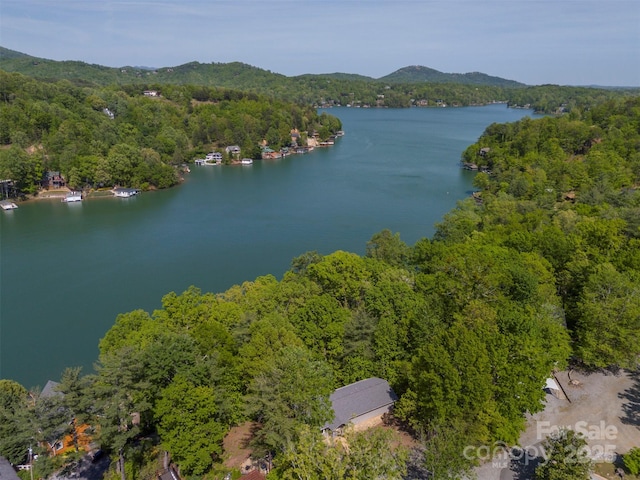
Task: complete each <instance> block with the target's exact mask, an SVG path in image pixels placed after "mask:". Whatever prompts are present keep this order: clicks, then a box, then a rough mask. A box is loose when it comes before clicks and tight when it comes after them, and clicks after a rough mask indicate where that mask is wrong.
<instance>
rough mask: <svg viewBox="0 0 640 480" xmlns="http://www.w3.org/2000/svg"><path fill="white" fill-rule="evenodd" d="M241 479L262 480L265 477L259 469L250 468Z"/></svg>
mask: <svg viewBox="0 0 640 480" xmlns="http://www.w3.org/2000/svg"><path fill="white" fill-rule="evenodd" d="M241 478H242V480H264V479H265V478H267V477H266V476H265V475H264V474H263V473H261V472H260V470H251V471H250V472H249V473H247V474H246V475H243V476H242V477H241Z"/></svg>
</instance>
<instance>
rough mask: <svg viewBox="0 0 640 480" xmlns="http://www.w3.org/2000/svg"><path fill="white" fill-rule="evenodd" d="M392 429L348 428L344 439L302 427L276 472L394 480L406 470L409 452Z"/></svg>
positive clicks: (310, 479) (290, 477)
mask: <svg viewBox="0 0 640 480" xmlns="http://www.w3.org/2000/svg"><path fill="white" fill-rule="evenodd" d="M396 442H397V440H396V439H395V437H394V434H393V432H392V431H391V430H386V429H383V428H372V429H369V430H367V431H362V432H355V431H353V430H347V431H346V432H345V436H344V437H342V438H334V439H326V438H322V435H321V433H320V431H319V430H315V431H314V430H311V429H310V428H309V427H308V426H304V427H302V428H301V429H299V431H298V434H297V441H296V442H289V443H288V444H287V446H286V448H285V451H284V453H283V455H282V456H281V457H278V458H279V459H280V460H279V464H280V466H279V467H278V469H277V471H278V472H279V473H280V475H281V478H283V479H286V480H343V479H349V480H371V479H374V480H387V479H390V480H394V479H398V480H399V479H401V478H403V477H404V474H405V473H406V471H407V457H408V452H407V449H406V448H405V447H403V446H402V445H398V444H397V443H396Z"/></svg>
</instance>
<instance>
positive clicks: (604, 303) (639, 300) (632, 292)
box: [576, 263, 640, 368]
mask: <svg viewBox="0 0 640 480" xmlns="http://www.w3.org/2000/svg"><path fill="white" fill-rule="evenodd" d="M639 282H640V277H639V276H638V275H637V274H635V273H634V272H618V271H617V270H616V269H615V267H614V266H613V265H611V264H609V263H603V264H601V265H598V266H596V267H595V271H594V272H593V274H592V275H590V276H589V278H588V280H587V284H586V285H585V288H584V290H583V293H582V296H581V300H580V302H579V303H578V312H579V316H578V321H577V328H576V333H577V337H578V354H579V355H580V358H581V359H582V360H583V361H584V362H585V363H586V364H588V365H591V366H595V367H607V366H609V365H617V366H620V367H623V368H634V367H635V366H636V365H637V364H638V354H640V345H639V344H638V337H639V336H640V287H639V284H640V283H639Z"/></svg>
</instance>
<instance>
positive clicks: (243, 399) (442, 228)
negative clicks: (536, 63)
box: [0, 88, 640, 479]
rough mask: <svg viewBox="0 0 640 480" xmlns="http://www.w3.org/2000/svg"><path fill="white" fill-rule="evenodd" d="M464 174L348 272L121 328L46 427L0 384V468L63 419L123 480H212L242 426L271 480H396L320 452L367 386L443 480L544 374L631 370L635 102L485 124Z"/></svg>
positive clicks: (346, 266) (344, 266) (379, 444)
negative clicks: (164, 466) (384, 397)
mask: <svg viewBox="0 0 640 480" xmlns="http://www.w3.org/2000/svg"><path fill="white" fill-rule="evenodd" d="M176 90H177V91H181V89H179V88H176ZM242 101H248V100H241V102H242ZM211 108H213V107H211ZM463 157H464V158H463V159H464V160H465V161H466V162H468V163H473V164H475V165H476V166H478V168H479V169H481V170H483V171H482V173H478V174H477V176H476V179H475V185H476V187H477V188H478V190H479V191H478V193H476V194H475V195H474V197H473V198H469V199H466V200H463V201H461V202H459V205H458V207H457V208H456V209H454V210H453V211H451V212H450V213H449V214H447V215H446V216H445V218H444V219H443V220H442V222H441V223H440V224H439V225H438V227H437V232H436V234H435V235H434V237H433V238H432V239H429V238H425V239H422V240H420V241H418V242H417V243H416V244H415V245H413V246H408V245H406V244H404V243H403V242H402V240H401V238H400V234H394V233H392V232H390V231H382V232H380V233H378V234H376V235H374V236H373V238H372V239H371V241H370V242H369V243H368V244H367V249H366V252H367V253H366V255H364V256H359V255H356V254H354V253H349V252H345V251H337V252H334V253H332V254H329V255H324V256H322V255H319V254H317V253H315V252H307V253H305V254H303V255H301V256H299V257H296V258H294V259H293V261H292V264H291V269H290V270H289V271H288V272H287V273H286V274H285V275H284V276H283V277H282V278H281V279H276V278H275V277H273V276H269V275H267V276H264V277H260V278H257V279H255V280H252V281H247V282H245V283H243V284H242V285H237V286H235V287H233V288H231V289H229V290H228V291H226V292H221V293H209V292H206V293H205V292H201V291H200V290H198V289H197V288H196V287H192V288H190V289H189V290H187V291H186V292H183V293H182V294H176V293H173V292H172V293H169V294H167V295H166V296H165V297H164V298H163V300H162V308H161V309H159V310H157V311H155V312H145V311H141V310H137V311H133V312H129V313H123V314H121V315H119V316H118V318H117V319H116V320H115V324H114V325H113V327H112V328H111V329H110V331H109V332H107V334H106V335H105V337H104V338H103V339H102V340H101V341H100V356H99V359H98V363H97V365H96V370H95V372H87V373H88V375H86V376H83V375H82V374H81V372H79V371H78V370H77V369H69V370H67V371H66V372H65V373H64V374H63V376H62V379H61V382H62V384H61V391H62V392H64V393H65V396H64V397H63V398H62V397H58V398H59V399H58V400H55V401H56V402H57V403H56V404H55V405H54V406H55V408H53V406H52V405H42V404H41V403H40V402H39V401H35V402H31V401H30V400H29V397H28V395H27V392H26V390H25V389H24V388H23V387H21V386H20V385H18V384H16V383H15V382H11V381H8V380H5V381H2V382H0V417H1V420H0V454H2V455H5V456H7V457H8V458H9V459H10V460H11V461H14V462H19V461H21V460H22V459H23V457H24V455H25V451H24V448H23V446H24V445H26V444H28V443H29V439H35V438H37V439H39V440H43V439H47V438H51V437H53V436H54V435H55V434H56V432H59V430H60V429H64V428H66V427H65V426H66V425H67V422H68V418H69V417H75V418H76V419H78V420H79V421H82V422H84V421H86V422H88V423H90V424H92V425H95V426H96V431H97V432H98V434H99V439H100V442H101V445H102V446H103V448H105V449H107V450H108V451H109V452H111V454H112V456H113V457H114V458H119V459H120V461H121V462H122V464H125V465H126V468H125V469H123V472H126V473H127V475H128V476H129V477H130V478H134V477H135V472H139V471H140V469H141V468H144V464H145V462H146V461H147V459H148V458H149V457H152V453H153V452H154V449H153V447H152V445H158V446H159V447H160V449H161V450H164V451H167V452H169V454H170V455H171V458H172V459H173V460H174V461H175V462H176V463H177V464H178V465H179V466H180V469H181V472H182V473H183V474H185V475H193V476H195V477H198V478H202V477H205V476H206V477H207V478H216V475H217V474H219V475H223V474H224V471H223V469H222V468H221V467H220V462H221V459H223V458H224V456H225V453H226V452H225V451H224V450H223V448H222V439H223V437H224V435H225V434H226V433H227V432H228V431H229V429H230V427H232V426H233V425H237V424H239V423H241V422H244V421H246V420H254V421H255V422H257V423H256V424H257V425H258V426H259V428H258V429H257V431H256V435H255V439H254V443H253V447H254V454H255V455H256V456H259V457H261V458H264V455H267V454H268V458H270V459H272V460H273V465H274V466H275V467H276V468H275V470H274V471H273V472H272V474H271V476H270V478H287V479H289V478H318V479H319V478H363V479H364V478H403V477H404V476H405V474H406V471H407V468H408V465H407V463H406V460H407V458H408V457H407V454H406V452H405V451H403V449H402V448H397V449H396V448H395V447H394V446H393V445H394V444H393V443H391V441H390V439H389V438H387V437H379V436H376V435H372V436H370V437H367V436H357V435H355V436H354V437H351V438H350V439H349V442H351V445H352V446H353V448H352V449H350V450H349V451H348V452H347V451H345V450H343V449H342V448H341V447H340V445H335V446H333V447H330V446H328V445H326V444H325V443H323V442H322V441H321V440H319V436H320V428H321V427H322V425H324V423H325V422H326V421H327V420H329V419H330V415H331V412H330V409H329V408H328V405H329V404H328V395H329V394H330V392H331V391H332V390H333V389H335V388H336V387H339V386H342V385H345V384H348V383H350V382H354V381H356V380H360V379H363V378H368V377H372V376H377V377H381V378H384V379H387V380H388V381H389V382H390V384H391V385H392V387H393V388H394V390H395V391H396V392H397V393H398V395H399V397H400V398H399V401H398V402H397V404H396V409H395V415H396V417H397V418H398V419H399V420H400V421H402V422H404V424H405V426H406V427H407V428H408V429H409V430H410V431H411V432H413V433H414V434H415V438H416V439H417V441H418V442H420V443H421V445H422V449H419V450H418V451H417V453H416V452H414V454H413V455H411V456H410V457H409V458H410V460H409V462H410V465H411V467H412V470H415V469H422V470H424V471H428V472H431V473H432V474H434V475H435V478H455V476H456V475H458V474H459V473H460V472H462V471H464V470H466V469H468V468H469V466H470V465H471V463H472V462H471V461H470V460H469V459H467V458H464V457H463V446H465V445H488V444H490V443H491V442H493V441H502V442H505V443H506V444H514V443H515V442H516V441H517V439H518V436H519V433H520V432H521V430H522V429H523V427H524V423H525V421H524V414H525V413H526V412H530V413H534V412H536V411H539V410H540V409H541V408H542V406H543V405H542V401H543V399H544V392H543V389H542V387H543V386H544V384H545V379H546V378H548V376H549V375H550V374H551V372H553V371H554V370H557V369H563V368H565V367H567V366H568V365H573V366H578V367H581V368H586V369H596V368H605V367H622V368H637V367H638V364H639V359H640V341H639V340H640V191H639V189H638V187H639V186H640V100H639V99H637V98H631V99H629V98H627V99H621V100H616V101H609V102H606V103H600V104H598V105H596V104H594V105H590V106H589V108H585V109H583V110H578V109H575V110H574V111H573V113H572V114H571V115H566V116H561V117H558V118H552V117H547V118H542V119H537V120H531V119H528V118H526V119H524V120H522V121H520V122H517V123H514V124H500V125H499V124H494V125H491V126H489V127H488V128H487V129H486V131H485V133H484V134H483V135H482V137H481V138H480V139H479V140H478V142H477V143H476V144H474V145H472V146H470V147H469V148H468V149H467V150H466V151H465V152H464V155H463ZM132 412H136V413H138V414H139V418H140V422H139V423H138V422H134V421H133V418H134V417H132V415H131V414H132ZM56 429H57V430H56ZM143 440H144V441H143ZM420 452H422V453H420ZM47 461H50V460H43V461H42V465H43V467H42V468H44V467H45V466H46V465H47V464H46V462H47ZM38 463H40V462H38ZM327 472H334V473H335V475H336V476H335V477H333V476H332V475H333V473H327ZM123 475H124V473H123ZM136 478H137V477H136Z"/></svg>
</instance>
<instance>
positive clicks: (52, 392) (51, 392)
mask: <svg viewBox="0 0 640 480" xmlns="http://www.w3.org/2000/svg"><path fill="white" fill-rule="evenodd" d="M58 385H60V384H59V383H58V382H54V381H53V380H49V381H47V384H46V385H45V386H44V388H43V389H42V392H40V397H42V398H49V397H55V396H58V395H62V392H60V391H58V390H56V387H57V386H58Z"/></svg>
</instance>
